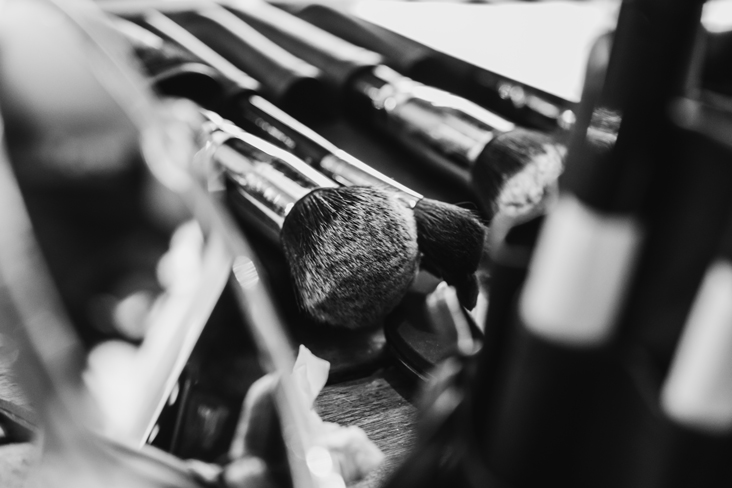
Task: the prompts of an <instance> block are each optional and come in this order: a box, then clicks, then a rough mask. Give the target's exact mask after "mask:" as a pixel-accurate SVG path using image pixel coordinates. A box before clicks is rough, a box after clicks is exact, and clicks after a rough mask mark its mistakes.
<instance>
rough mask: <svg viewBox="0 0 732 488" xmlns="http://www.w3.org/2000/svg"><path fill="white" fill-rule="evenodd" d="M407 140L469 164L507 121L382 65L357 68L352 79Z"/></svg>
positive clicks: (510, 125)
mask: <svg viewBox="0 0 732 488" xmlns="http://www.w3.org/2000/svg"><path fill="white" fill-rule="evenodd" d="M353 86H354V88H355V89H356V91H357V92H359V93H360V94H362V95H365V96H366V98H368V99H369V100H370V101H371V104H372V105H373V108H374V109H376V110H377V111H378V112H380V113H382V114H384V115H385V116H386V118H387V120H388V121H389V123H390V124H391V127H390V128H395V129H396V130H398V131H400V132H401V133H402V134H404V135H407V136H408V137H409V138H410V139H412V142H414V141H417V142H418V143H419V144H422V145H424V146H426V147H429V148H430V149H432V150H433V151H437V152H438V153H440V154H441V155H442V156H445V157H448V158H450V159H451V160H453V161H455V162H457V163H459V164H461V165H462V166H466V167H469V166H471V165H472V163H473V162H474V161H475V160H476V158H477V157H478V156H479V155H480V153H481V151H482V150H483V148H484V147H485V146H486V145H487V144H488V143H489V142H490V141H491V140H492V139H493V138H494V137H495V136H496V135H498V134H501V133H503V132H507V131H510V130H512V129H514V128H515V125H514V124H513V123H512V122H509V121H507V120H506V119H503V118H501V117H499V116H497V115H495V114H493V113H492V112H489V111H488V110H485V109H483V108H482V107H480V106H478V105H476V104H474V103H472V102H470V101H468V100H466V99H464V98H461V97H458V96H455V95H453V94H451V93H448V92H445V91H443V90H439V89H437V88H432V87H429V86H425V85H423V84H421V83H418V82H416V81H414V80H411V79H409V78H405V77H403V76H401V75H399V74H398V73H396V72H394V71H393V70H391V69H390V68H387V67H386V66H378V67H376V68H374V69H373V70H371V71H370V72H368V73H365V74H362V75H361V76H359V78H358V79H357V80H356V81H355V82H354V84H353Z"/></svg>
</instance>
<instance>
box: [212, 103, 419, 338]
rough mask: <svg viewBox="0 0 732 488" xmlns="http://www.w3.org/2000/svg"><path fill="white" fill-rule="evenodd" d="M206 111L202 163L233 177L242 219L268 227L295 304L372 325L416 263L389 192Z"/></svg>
mask: <svg viewBox="0 0 732 488" xmlns="http://www.w3.org/2000/svg"><path fill="white" fill-rule="evenodd" d="M206 115H207V116H208V118H209V120H210V123H209V131H210V134H209V136H208V140H209V144H208V146H207V148H206V150H205V151H204V152H203V153H202V156H205V157H204V160H206V161H210V162H212V163H213V164H215V166H214V167H215V168H217V169H219V170H221V171H223V174H224V175H225V176H226V178H227V179H228V180H229V181H230V183H232V185H231V186H232V188H231V191H232V192H233V193H234V197H236V198H238V200H239V201H240V202H241V203H242V204H243V205H245V206H246V207H247V209H248V210H249V211H248V212H246V213H242V214H241V215H242V217H244V218H247V219H254V220H257V222H255V225H257V224H258V225H259V226H260V227H264V228H268V229H269V230H273V231H275V234H274V235H277V234H279V236H278V237H279V240H280V243H281V245H282V248H283V250H284V254H285V257H286V259H287V262H288V266H289V268H290V273H291V277H292V281H293V284H294V285H295V294H296V296H297V299H298V302H299V304H300V305H301V307H302V308H303V309H304V310H305V311H306V312H307V313H308V314H309V315H311V316H312V317H313V318H315V319H316V320H318V321H321V322H325V323H329V324H332V325H335V326H342V327H348V328H362V327H372V326H378V325H379V324H380V323H381V320H382V319H383V318H384V317H385V316H386V315H387V314H388V313H389V312H390V311H391V310H392V309H393V308H394V307H395V306H396V305H397V304H398V303H399V301H400V300H401V299H402V297H403V296H404V295H405V294H406V292H407V289H408V288H409V286H410V285H411V283H412V280H413V279H414V276H415V275H416V272H417V269H418V267H419V248H418V245H417V229H416V223H415V222H414V218H413V216H412V212H411V211H410V210H409V208H408V207H407V206H406V205H405V204H404V202H403V201H402V200H400V199H399V198H398V197H397V196H396V195H395V194H394V193H393V192H389V191H385V190H383V189H380V188H373V187H342V186H339V185H338V184H337V183H335V182H334V181H332V180H330V179H329V178H327V177H325V176H323V175H322V174H320V173H318V172H317V171H315V170H314V169H313V168H311V167H310V166H308V165H307V164H305V163H304V162H302V161H301V160H299V159H298V158H296V157H295V156H293V155H292V154H290V153H288V152H286V151H284V150H282V149H280V148H277V147H275V146H274V145H272V144H269V143H267V142H266V141H264V140H262V139H259V138H257V137H255V136H253V135H251V134H248V133H246V132H244V131H242V130H241V129H239V128H238V127H236V126H234V125H233V124H231V123H228V122H226V121H224V120H223V119H221V118H220V117H218V116H216V115H215V114H211V113H206Z"/></svg>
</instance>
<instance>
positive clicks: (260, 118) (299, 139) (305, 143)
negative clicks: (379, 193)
mask: <svg viewBox="0 0 732 488" xmlns="http://www.w3.org/2000/svg"><path fill="white" fill-rule="evenodd" d="M239 106H240V107H241V108H242V109H241V110H240V111H239V115H238V118H241V119H246V120H247V121H248V122H249V124H251V125H254V126H256V127H257V128H258V129H259V130H260V132H263V133H264V134H263V135H262V137H264V138H265V139H268V140H270V141H271V142H273V143H274V144H278V145H280V146H282V147H284V148H285V149H287V150H288V151H290V152H292V153H293V154H295V155H296V156H297V157H299V158H301V159H302V160H303V161H305V162H306V163H308V164H309V165H311V166H313V167H315V168H316V169H317V170H318V171H320V172H321V173H323V174H325V175H326V176H328V177H329V178H332V179H333V180H335V181H337V182H338V183H340V184H341V185H344V186H376V187H381V188H387V189H389V190H390V191H393V192H394V193H396V194H397V195H398V196H399V197H400V198H401V199H402V200H404V201H405V202H406V203H407V204H408V205H409V206H410V207H412V208H413V207H414V206H415V205H416V203H417V202H418V201H419V200H421V199H422V195H420V194H419V193H417V192H415V191H413V190H411V189H410V188H408V187H406V186H404V185H402V184H401V183H399V182H397V181H395V180H393V179H391V178H389V177H388V176H386V175H384V174H383V173H380V172H379V171H377V170H375V169H373V168H372V167H370V166H368V165H367V164H365V163H363V162H362V161H360V160H358V159H357V158H355V157H354V156H352V155H350V154H349V153H347V152H345V151H343V150H342V149H340V148H338V147H336V146H335V145H334V144H332V143H331V142H330V141H328V140H327V139H325V138H324V137H322V136H321V135H320V134H318V133H316V132H315V131H314V130H312V129H310V128H309V127H307V126H306V125H304V124H302V123H300V122H298V121H297V120H296V119H295V118H293V117H291V116H289V115H288V114H286V113H285V112H283V111H282V110H280V109H278V108H277V107H275V106H274V105H272V104H271V103H269V102H268V101H267V100H265V99H263V98H262V97H258V96H256V95H255V96H251V97H248V98H247V99H246V100H242V101H241V102H240V105H239Z"/></svg>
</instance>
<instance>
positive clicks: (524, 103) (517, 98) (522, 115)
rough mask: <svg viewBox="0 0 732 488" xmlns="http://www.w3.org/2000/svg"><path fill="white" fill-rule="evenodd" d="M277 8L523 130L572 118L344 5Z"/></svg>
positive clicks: (566, 110)
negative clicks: (497, 115)
mask: <svg viewBox="0 0 732 488" xmlns="http://www.w3.org/2000/svg"><path fill="white" fill-rule="evenodd" d="M277 6H278V7H280V8H282V9H284V10H286V11H288V12H291V13H293V14H295V15H297V16H298V17H300V18H301V19H303V20H306V21H308V22H310V23H311V24H313V25H316V26H318V27H320V28H321V29H323V30H326V31H328V32H330V33H331V34H334V35H336V36H338V37H340V38H342V39H345V40H346V41H348V42H351V43H353V44H355V45H357V46H361V47H363V48H366V49H369V50H371V51H375V52H377V53H379V54H380V55H382V56H383V57H384V62H385V63H386V64H387V65H388V66H389V67H391V68H393V69H394V70H396V71H398V72H399V73H401V74H403V75H405V76H408V77H410V78H413V79H415V80H417V81H420V82H422V83H424V84H426V85H430V86H434V87H436V88H440V89H442V90H446V91H448V92H450V93H455V94H456V95H460V96H461V97H465V98H467V99H468V100H471V101H473V102H475V103H477V104H478V105H481V106H483V107H485V108H487V109H489V110H494V111H496V113H498V114H500V115H502V116H503V117H507V118H508V119H510V120H513V121H516V122H518V123H520V124H523V125H526V126H527V127H534V128H537V129H542V130H546V131H554V130H557V129H558V128H566V127H567V125H568V124H570V123H571V122H572V121H573V120H574V116H573V114H572V110H573V109H574V108H575V107H574V106H573V105H574V104H572V103H570V102H567V101H566V100H562V99H561V98H559V97H556V96H553V95H549V94H547V93H545V92H542V91H541V90H538V89H536V88H534V87H531V86H528V85H526V84H524V83H519V82H517V81H515V80H512V79H510V78H507V77H506V76H503V75H499V74H497V73H495V72H492V71H489V70H487V69H485V68H481V67H478V66H475V65H472V64H470V63H468V62H465V61H463V60H461V59H458V58H455V57H453V56H450V55H448V54H446V53H444V52H441V51H439V50H436V49H433V48H431V47H429V46H426V45H424V44H422V43H421V42H418V41H416V40H414V39H412V38H410V37H408V36H406V35H402V34H400V33H398V32H396V31H394V30H391V29H389V28H386V27H383V26H381V25H379V24H376V23H373V22H370V21H367V20H365V19H363V18H361V17H359V16H358V15H357V14H356V13H355V12H352V11H349V9H348V7H347V6H345V7H344V6H335V5H326V4H322V3H304V4H303V3H300V2H298V3H286V4H277Z"/></svg>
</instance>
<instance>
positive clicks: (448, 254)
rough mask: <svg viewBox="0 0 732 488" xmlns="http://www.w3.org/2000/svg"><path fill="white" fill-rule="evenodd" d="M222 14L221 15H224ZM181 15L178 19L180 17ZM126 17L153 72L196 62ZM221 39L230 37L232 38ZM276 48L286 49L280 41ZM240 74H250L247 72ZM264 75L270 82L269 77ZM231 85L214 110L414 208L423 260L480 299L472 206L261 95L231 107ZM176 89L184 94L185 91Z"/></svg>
mask: <svg viewBox="0 0 732 488" xmlns="http://www.w3.org/2000/svg"><path fill="white" fill-rule="evenodd" d="M206 12H208V13H209V14H210V15H211V17H212V19H216V18H220V16H223V18H224V20H226V19H228V20H229V21H231V22H233V23H234V25H235V26H236V27H243V28H245V29H250V30H253V29H252V28H251V27H249V26H248V25H247V24H245V23H243V22H242V21H241V20H240V19H238V18H237V17H236V16H234V15H233V14H231V13H230V12H228V11H226V10H225V9H222V8H216V9H206ZM217 14H220V16H219V15H217ZM144 19H145V21H146V22H147V23H148V24H150V25H151V26H152V27H153V28H155V29H156V30H157V31H158V32H160V33H162V34H163V35H165V36H166V37H167V38H168V39H170V40H171V41H173V40H175V41H177V42H178V43H179V44H178V46H180V47H186V46H188V47H189V48H191V49H192V50H193V51H195V52H196V53H197V54H198V56H199V58H200V57H203V58H205V59H202V61H204V62H207V63H208V65H209V66H211V67H214V68H215V67H219V68H221V71H223V72H230V71H231V70H234V69H236V68H237V67H235V66H233V65H230V64H227V61H226V60H224V59H221V58H220V57H218V56H217V55H216V53H208V51H207V50H206V46H200V45H193V44H198V42H197V41H196V39H191V38H190V35H185V33H181V32H180V27H179V26H178V23H177V22H176V23H173V21H172V20H170V19H169V18H168V17H167V16H163V15H162V14H159V13H156V14H148V15H146V16H145V17H144ZM176 20H178V18H177V17H176ZM201 20H202V21H204V22H209V20H207V19H204V18H201ZM210 22H213V20H210ZM183 23H184V24H185V25H187V26H189V25H190V22H183ZM120 24H121V25H123V27H124V29H123V30H124V31H125V32H126V33H127V35H128V37H130V38H131V41H132V42H133V44H134V45H135V46H136V51H137V52H138V53H139V55H140V57H141V59H142V60H143V62H145V63H146V64H147V65H148V71H150V68H149V67H150V66H152V67H153V68H154V67H155V66H174V65H176V64H178V65H180V66H181V68H180V69H183V67H185V66H188V67H190V63H189V62H188V61H187V59H186V57H185V56H184V55H177V57H176V55H175V53H174V51H173V49H172V48H170V47H169V48H167V49H165V48H162V47H161V46H164V45H167V44H168V43H167V42H163V40H162V39H161V38H159V37H158V36H156V35H155V34H153V33H152V32H148V31H146V30H145V29H143V28H141V27H139V26H137V25H136V24H131V25H130V23H129V22H126V21H124V20H120ZM125 24H126V25H125ZM207 27H209V28H210V27H211V26H210V25H208V26H207ZM135 28H137V29H141V30H143V31H144V32H143V33H139V35H136V34H135V32H131V30H134V29H135ZM222 28H223V27H222ZM199 31H200V29H199V30H196V31H195V32H196V33H198V32H199ZM252 35H254V36H259V37H261V38H262V39H260V40H259V43H265V45H266V44H267V43H269V44H271V41H269V40H268V39H266V38H264V37H263V36H262V35H261V34H259V33H258V32H257V31H253V32H249V34H248V37H247V38H250V37H251V36H252ZM148 36H154V37H156V38H157V40H147V39H146V38H147V37H148ZM214 37H215V36H214ZM223 39H224V40H226V38H223ZM209 40H210V39H209ZM242 42H243V41H242ZM248 47H250V50H255V49H256V47H255V46H248ZM274 49H280V48H279V47H277V46H276V45H275V46H274ZM207 53H208V54H207ZM156 57H162V58H163V59H162V60H156ZM267 57H268V53H267V52H260V53H259V54H258V55H257V56H248V57H247V59H249V60H252V62H258V60H261V59H267ZM276 63H278V59H277V58H276V57H274V58H269V61H268V63H267V64H276ZM286 69H288V68H287V67H286V66H282V67H280V68H277V69H276V70H275V71H279V72H281V71H284V70H286ZM192 71H193V72H194V73H196V74H200V73H201V72H202V71H203V69H199V68H196V69H194V70H192ZM169 72H170V74H171V78H175V77H182V76H183V74H182V73H179V72H178V71H177V70H175V69H172V70H171V71H169ZM163 74H164V73H163ZM242 75H244V76H246V75H245V74H244V73H242ZM152 76H153V78H154V79H156V80H158V83H160V82H167V83H168V84H169V85H170V84H171V79H168V80H163V79H161V76H162V75H161V74H160V73H153V74H152ZM219 80H220V81H219V82H220V83H221V84H223V85H227V84H228V85H233V84H234V81H233V80H231V79H228V78H226V77H223V75H222V76H219ZM261 81H264V82H266V79H265V80H261ZM252 83H254V81H253V82H252ZM191 89H193V87H191ZM227 91H228V92H229V95H227V96H225V97H224V100H223V101H222V102H221V103H218V104H217V107H218V109H217V110H216V111H217V112H222V113H224V114H225V115H226V116H227V117H228V118H229V119H231V120H233V121H235V122H237V124H238V125H240V126H241V127H243V128H245V129H246V130H247V131H249V132H251V133H255V134H256V135H257V136H260V137H262V138H264V139H266V140H268V141H269V142H271V143H274V144H276V145H279V146H280V147H282V148H284V149H286V150H287V151H289V152H291V153H293V154H295V155H296V156H297V157H299V158H300V159H302V160H303V161H305V162H306V163H308V164H310V165H312V166H313V167H315V168H316V169H317V170H318V171H320V172H321V173H323V174H325V175H327V176H328V177H330V178H332V179H333V180H335V181H337V182H338V183H340V184H342V185H345V186H375V187H379V188H383V189H385V190H387V191H390V192H392V193H394V194H395V195H396V196H397V197H398V198H399V199H401V200H402V201H404V203H405V204H406V205H407V206H408V207H409V208H410V209H412V211H413V213H414V219H415V220H416V223H417V234H418V244H419V248H420V251H421V252H422V253H423V258H422V266H423V267H425V268H426V269H428V270H430V271H432V272H433V273H435V274H437V275H438V276H441V277H442V278H443V279H445V280H446V281H447V282H448V283H450V284H452V285H454V286H455V287H456V288H457V289H458V293H459V296H460V300H461V303H463V305H465V306H466V307H468V308H472V307H473V306H474V305H475V302H476V299H477V294H478V284H477V278H476V276H475V272H476V270H477V268H478V265H479V262H480V259H481V256H482V253H483V242H484V237H485V227H484V226H483V224H482V223H481V222H480V220H479V219H478V218H477V216H476V215H475V214H474V213H473V212H472V211H470V210H467V209H464V208H461V207H459V206H456V205H452V204H448V203H444V202H441V201H438V200H433V199H429V198H424V197H423V196H422V195H420V194H418V193H417V192H415V191H413V190H411V189H409V188H407V187H406V186H404V185H401V184H400V183H398V182H396V181H394V180H393V179H391V178H388V177H387V176H385V175H384V174H382V173H380V172H378V171H376V170H375V169H373V168H372V167H370V166H368V165H366V164H365V163H363V162H361V161H359V160H358V159H356V158H355V157H353V156H351V155H350V154H348V153H346V152H345V151H343V150H341V149H339V148H338V147H336V146H335V145H333V144H332V143H330V142H329V141H328V140H327V139H325V138H324V137H322V136H320V135H319V134H317V133H316V132H315V131H313V130H312V129H310V128H309V127H307V126H305V125H304V124H302V123H300V122H299V121H298V120H296V119H295V118H293V117H291V116H290V115H288V114H286V113H285V112H284V111H282V110H280V109H279V108H277V107H274V106H273V105H272V104H270V103H269V102H267V101H266V100H264V99H262V98H261V97H259V96H256V95H251V94H242V96H240V97H238V98H242V99H246V100H245V101H243V100H238V101H237V102H235V103H229V104H228V108H225V105H227V103H226V102H227V101H229V100H231V99H232V98H233V97H234V95H232V94H233V93H234V92H235V91H236V90H235V89H234V88H232V89H230V90H227ZM240 91H246V90H240ZM177 94H179V95H181V94H182V95H183V96H185V94H184V93H177Z"/></svg>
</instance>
